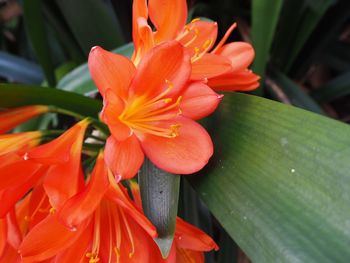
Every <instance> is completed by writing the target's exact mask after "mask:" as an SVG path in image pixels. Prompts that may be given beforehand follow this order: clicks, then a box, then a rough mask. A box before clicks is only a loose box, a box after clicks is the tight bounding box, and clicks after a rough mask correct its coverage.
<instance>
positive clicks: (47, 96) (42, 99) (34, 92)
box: [0, 84, 102, 118]
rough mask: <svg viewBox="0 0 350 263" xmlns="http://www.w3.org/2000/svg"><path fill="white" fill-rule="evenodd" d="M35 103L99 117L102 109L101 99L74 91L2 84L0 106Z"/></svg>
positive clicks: (0, 86)
mask: <svg viewBox="0 0 350 263" xmlns="http://www.w3.org/2000/svg"><path fill="white" fill-rule="evenodd" d="M35 104H40V105H54V106H57V107H59V108H62V109H65V110H69V111H72V112H75V113H79V114H81V115H83V116H90V117H93V118H97V117H98V113H99V112H100V111H101V109H102V103H101V101H98V100H95V99H92V98H88V97H84V96H82V95H79V94H76V93H72V92H67V91H63V90H57V89H49V88H44V87H37V86H25V85H13V84H0V108H7V107H9V108H10V107H19V106H25V105H35Z"/></svg>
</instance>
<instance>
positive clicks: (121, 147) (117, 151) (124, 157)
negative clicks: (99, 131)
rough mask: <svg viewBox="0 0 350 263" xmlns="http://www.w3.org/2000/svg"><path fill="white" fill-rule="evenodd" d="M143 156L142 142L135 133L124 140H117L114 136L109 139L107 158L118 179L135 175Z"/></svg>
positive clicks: (106, 148) (106, 150) (106, 149)
mask: <svg viewBox="0 0 350 263" xmlns="http://www.w3.org/2000/svg"><path fill="white" fill-rule="evenodd" d="M143 158H144V155H143V152H142V150H141V147H140V143H139V141H138V140H137V138H136V137H135V136H134V135H133V136H130V137H129V138H127V139H126V140H124V141H117V140H116V139H115V138H114V137H113V136H110V137H109V138H108V139H107V142H106V147H105V160H106V163H107V166H108V167H109V169H111V171H112V172H113V174H114V176H115V177H116V178H117V179H118V180H120V179H129V178H132V177H134V176H135V174H136V173H137V172H138V170H139V169H140V167H141V165H142V163H143Z"/></svg>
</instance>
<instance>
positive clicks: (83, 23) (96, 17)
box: [56, 0, 124, 55]
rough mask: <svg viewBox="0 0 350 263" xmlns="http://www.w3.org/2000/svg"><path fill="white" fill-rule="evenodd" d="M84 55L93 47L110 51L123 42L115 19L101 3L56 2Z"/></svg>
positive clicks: (84, 1)
mask: <svg viewBox="0 0 350 263" xmlns="http://www.w3.org/2000/svg"><path fill="white" fill-rule="evenodd" d="M56 3H57V5H58V6H59V8H60V10H61V11H62V14H63V15H64V17H65V20H66V22H67V24H68V25H69V27H70V28H71V30H72V32H73V34H74V36H75V37H76V39H77V41H78V43H79V45H80V47H81V48H82V50H83V51H84V54H85V55H88V54H89V51H90V49H91V48H92V47H93V46H96V45H100V46H102V47H104V48H105V49H112V48H115V47H117V46H119V45H121V44H123V42H124V40H123V38H122V35H121V29H120V26H119V23H118V21H117V19H116V18H115V17H114V16H113V13H112V12H111V11H110V10H109V9H108V6H107V5H106V4H105V3H104V2H103V1H96V0H74V1H71V0H56Z"/></svg>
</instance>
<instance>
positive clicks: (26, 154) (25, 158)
mask: <svg viewBox="0 0 350 263" xmlns="http://www.w3.org/2000/svg"><path fill="white" fill-rule="evenodd" d="M28 159H29V155H28V153H25V154H24V155H23V160H25V161H27V160H28Z"/></svg>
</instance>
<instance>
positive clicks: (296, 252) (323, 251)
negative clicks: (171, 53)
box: [191, 93, 350, 263]
mask: <svg viewBox="0 0 350 263" xmlns="http://www.w3.org/2000/svg"><path fill="white" fill-rule="evenodd" d="M212 127H215V130H213V134H212V138H213V140H214V145H215V155H214V157H213V159H212V160H211V163H210V165H209V166H208V167H207V169H206V170H205V171H203V174H201V175H197V176H193V177H192V178H191V182H192V184H193V186H194V187H195V189H196V191H197V192H198V194H199V195H200V197H201V198H202V200H203V201H204V202H205V203H206V204H207V205H208V207H209V209H210V210H211V212H212V213H213V214H214V216H215V217H216V218H217V219H218V220H219V222H220V223H221V224H222V225H223V227H224V228H225V229H226V230H227V231H228V233H229V234H230V236H231V237H232V238H233V239H234V240H235V242H236V243H237V244H238V245H239V246H240V247H241V248H242V249H243V250H244V252H245V253H246V254H247V255H248V257H249V258H250V259H251V260H252V261H253V262H280V263H284V262H308V263H313V262H315V263H316V262H317V263H322V262H337V263H342V262H344V263H347V262H350V250H349V246H350V231H349V229H350V228H349V223H350V221H349V218H350V209H349V203H350V173H349V171H350V162H349V156H350V136H349V134H350V126H348V125H346V124H343V123H340V122H338V121H335V120H332V119H329V118H327V117H323V116H321V115H318V114H314V113H311V112H308V111H305V110H302V109H298V108H295V107H291V106H287V105H284V104H281V103H277V102H274V101H270V100H267V99H263V98H259V97H255V96H251V95H245V94H239V93H235V94H232V95H229V94H227V96H225V99H224V100H223V103H222V105H221V108H220V110H219V111H218V112H217V114H216V115H215V116H214V118H213V119H212Z"/></svg>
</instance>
